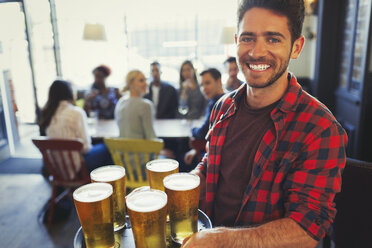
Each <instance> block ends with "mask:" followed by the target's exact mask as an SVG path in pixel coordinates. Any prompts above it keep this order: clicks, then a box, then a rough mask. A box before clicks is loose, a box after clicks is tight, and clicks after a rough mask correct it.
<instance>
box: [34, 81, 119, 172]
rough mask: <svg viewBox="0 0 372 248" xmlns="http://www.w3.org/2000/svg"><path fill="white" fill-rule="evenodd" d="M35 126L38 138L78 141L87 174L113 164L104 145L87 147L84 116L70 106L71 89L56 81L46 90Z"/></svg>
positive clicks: (87, 140)
mask: <svg viewBox="0 0 372 248" xmlns="http://www.w3.org/2000/svg"><path fill="white" fill-rule="evenodd" d="M39 126H40V134H41V135H46V136H48V137H50V138H60V139H74V138H79V139H81V140H82V141H83V144H84V154H83V157H84V161H85V165H86V167H87V170H88V171H89V172H90V171H92V170H94V169H96V168H98V167H100V166H103V165H109V164H113V162H112V159H111V155H110V153H109V151H108V149H107V148H106V146H105V144H103V143H100V144H96V145H92V144H91V138H90V136H89V134H88V124H87V116H86V113H85V112H84V110H82V109H81V108H79V107H77V106H75V105H74V99H73V94H72V89H71V86H70V84H69V83H68V82H66V81H62V80H56V81H54V82H53V84H52V85H51V86H50V88H49V96H48V101H47V103H46V105H45V106H44V108H43V109H42V111H41V118H40V121H39Z"/></svg>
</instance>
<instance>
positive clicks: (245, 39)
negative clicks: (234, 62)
mask: <svg viewBox="0 0 372 248" xmlns="http://www.w3.org/2000/svg"><path fill="white" fill-rule="evenodd" d="M240 41H242V42H251V41H253V38H250V37H242V38H241V39H240Z"/></svg>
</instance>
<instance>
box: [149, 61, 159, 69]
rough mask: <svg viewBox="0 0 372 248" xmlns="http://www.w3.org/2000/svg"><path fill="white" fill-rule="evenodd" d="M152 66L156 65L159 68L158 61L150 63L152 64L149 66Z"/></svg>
mask: <svg viewBox="0 0 372 248" xmlns="http://www.w3.org/2000/svg"><path fill="white" fill-rule="evenodd" d="M154 65H156V66H157V67H159V68H160V63H159V62H158V61H154V62H152V63H151V64H150V66H154Z"/></svg>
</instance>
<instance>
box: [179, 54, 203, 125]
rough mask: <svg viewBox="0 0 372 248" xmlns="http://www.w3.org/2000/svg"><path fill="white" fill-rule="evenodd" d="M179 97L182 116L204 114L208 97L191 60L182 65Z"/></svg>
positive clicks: (188, 116) (189, 117) (187, 117)
mask: <svg viewBox="0 0 372 248" xmlns="http://www.w3.org/2000/svg"><path fill="white" fill-rule="evenodd" d="M178 97H179V107H178V109H179V113H180V114H181V115H180V117H181V118H185V119H199V118H200V117H201V116H202V115H203V114H204V110H205V104H206V99H205V98H204V96H203V94H202V92H201V91H200V87H199V84H198V79H197V77H196V73H195V69H194V66H193V64H192V63H191V61H189V60H186V61H184V62H183V63H182V65H181V69H180V88H179V95H178Z"/></svg>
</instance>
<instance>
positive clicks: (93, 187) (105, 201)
mask: <svg viewBox="0 0 372 248" xmlns="http://www.w3.org/2000/svg"><path fill="white" fill-rule="evenodd" d="M112 191H113V190H112V186H111V185H110V184H108V183H90V184H86V185H83V186H81V187H79V188H78V189H76V190H75V191H74V193H73V198H74V203H75V207H76V211H77V214H78V216H79V220H80V224H81V227H82V228H83V233H84V238H85V244H86V247H87V248H92V247H93V248H104V247H105V248H106V247H114V246H115V238H114V224H113V212H112Z"/></svg>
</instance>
